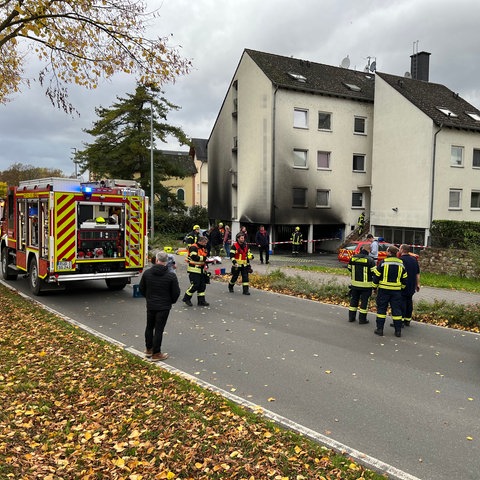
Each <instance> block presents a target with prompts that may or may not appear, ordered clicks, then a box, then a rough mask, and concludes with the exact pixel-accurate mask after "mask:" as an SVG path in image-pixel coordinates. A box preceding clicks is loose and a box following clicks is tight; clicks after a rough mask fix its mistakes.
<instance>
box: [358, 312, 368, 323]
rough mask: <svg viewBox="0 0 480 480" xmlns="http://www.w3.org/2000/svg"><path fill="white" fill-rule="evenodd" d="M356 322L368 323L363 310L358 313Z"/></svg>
mask: <svg viewBox="0 0 480 480" xmlns="http://www.w3.org/2000/svg"><path fill="white" fill-rule="evenodd" d="M358 323H359V324H360V325H365V324H366V323H368V318H367V314H366V313H365V312H359V313H358Z"/></svg>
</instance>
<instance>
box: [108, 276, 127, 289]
mask: <svg viewBox="0 0 480 480" xmlns="http://www.w3.org/2000/svg"><path fill="white" fill-rule="evenodd" d="M105 283H106V284H107V287H108V289H109V290H123V289H124V288H125V286H126V285H127V283H128V280H127V279H126V278H107V279H106V280H105Z"/></svg>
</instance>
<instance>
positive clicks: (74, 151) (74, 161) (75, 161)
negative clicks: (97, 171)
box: [70, 147, 78, 178]
mask: <svg viewBox="0 0 480 480" xmlns="http://www.w3.org/2000/svg"><path fill="white" fill-rule="evenodd" d="M70 150H71V151H72V161H73V164H74V165H75V178H78V173H77V165H78V162H77V160H75V155H76V154H77V149H76V148H75V147H72V148H70Z"/></svg>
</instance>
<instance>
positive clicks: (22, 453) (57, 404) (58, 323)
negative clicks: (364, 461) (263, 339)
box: [0, 285, 385, 480]
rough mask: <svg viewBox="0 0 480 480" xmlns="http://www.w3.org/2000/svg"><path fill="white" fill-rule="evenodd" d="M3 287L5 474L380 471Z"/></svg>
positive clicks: (316, 475)
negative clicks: (235, 403)
mask: <svg viewBox="0 0 480 480" xmlns="http://www.w3.org/2000/svg"><path fill="white" fill-rule="evenodd" d="M0 296H1V302H0V366H1V370H0V479H10V478H11V479H15V480H17V479H44V480H50V479H51V480H54V479H55V480H57V479H84V480H87V479H109V480H110V479H128V480H140V479H148V480H150V479H220V478H221V479H248V480H254V479H275V480H277V479H278V480H284V479H295V480H301V479H324V480H327V479H329V480H330V479H331V480H333V479H359V478H365V479H374V480H378V479H381V478H385V477H383V476H379V475H377V474H375V473H373V472H370V471H368V470H365V469H364V468H363V467H362V466H360V465H358V464H357V463H355V462H353V461H352V460H351V459H348V458H346V457H343V456H341V455H338V454H335V453H334V452H332V451H330V450H328V449H326V448H325V447H322V446H320V445H317V444H315V443H313V442H311V441H309V440H308V439H306V438H304V437H301V436H299V435H296V434H294V433H292V432H289V431H286V430H283V429H280V428H278V427H277V426H275V425H274V424H272V423H270V422H266V421H265V420H264V419H262V417H261V416H259V415H256V414H254V413H251V412H247V411H245V410H243V409H241V408H240V407H238V406H236V405H234V404H231V403H228V402H227V401H226V400H225V399H223V398H222V397H220V396H218V395H216V394H214V393H212V392H209V391H205V390H202V389H200V388H199V387H197V386H195V385H194V384H192V383H190V382H188V381H187V380H185V379H181V378H179V377H176V376H173V375H171V374H169V373H167V372H166V371H164V370H163V369H161V368H158V366H156V365H152V364H150V363H148V362H147V361H144V360H142V359H138V358H137V357H135V356H133V355H131V354H129V353H128V352H125V351H123V350H121V349H119V348H117V347H115V346H113V345H110V344H108V343H105V342H102V341H100V340H98V339H96V338H94V337H92V336H91V335H89V334H88V333H86V332H84V331H82V330H80V329H78V328H76V327H74V326H71V325H69V324H67V323H66V322H65V321H63V320H62V319H59V318H57V317H55V316H53V315H52V314H50V313H48V312H45V311H43V310H41V309H40V308H39V307H38V306H37V305H35V304H34V303H30V302H28V301H26V300H24V299H23V298H21V297H20V296H18V295H17V294H16V293H14V292H11V291H10V290H7V289H6V288H4V287H3V286H1V285H0Z"/></svg>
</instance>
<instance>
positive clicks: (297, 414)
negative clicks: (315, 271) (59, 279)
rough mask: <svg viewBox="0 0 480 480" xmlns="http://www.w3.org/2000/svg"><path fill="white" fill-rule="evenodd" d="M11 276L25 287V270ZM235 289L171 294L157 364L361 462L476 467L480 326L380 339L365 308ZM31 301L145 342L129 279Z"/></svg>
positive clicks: (453, 470)
mask: <svg viewBox="0 0 480 480" xmlns="http://www.w3.org/2000/svg"><path fill="white" fill-rule="evenodd" d="M183 270H184V269H183V265H180V269H179V279H180V284H181V287H182V291H184V290H185V288H186V287H187V277H186V275H185V273H184V271H183ZM8 283H9V284H10V285H14V286H15V287H17V288H19V290H22V291H24V292H26V291H27V284H26V281H25V280H23V279H20V278H19V279H18V280H17V281H16V282H8ZM240 291H241V289H240V287H236V291H235V293H234V294H229V293H228V291H227V287H226V284H225V283H222V282H218V281H213V282H212V284H211V285H209V287H208V290H207V297H206V298H207V300H208V301H209V302H210V307H208V308H201V307H197V306H194V307H193V308H188V307H185V306H184V305H183V303H181V302H180V303H179V304H177V305H175V307H174V309H173V310H172V312H171V315H170V318H169V322H168V324H167V329H166V333H165V337H164V348H163V350H164V351H167V352H168V353H169V354H170V358H169V359H168V360H167V362H166V364H168V365H170V366H173V367H175V368H176V369H179V370H181V371H183V372H186V373H187V374H190V375H191V376H193V377H195V378H198V379H199V380H201V381H204V382H208V383H209V384H212V385H214V386H216V387H217V388H219V389H222V390H224V391H226V392H229V393H231V394H232V395H236V396H238V397H240V398H242V399H245V400H246V401H248V402H251V403H252V404H255V405H259V406H262V407H264V408H265V409H268V410H270V411H272V412H274V414H277V415H280V416H282V417H284V418H286V419H289V420H290V421H292V422H296V424H299V425H302V426H304V427H307V428H308V429H311V431H313V432H317V433H318V434H319V436H320V437H322V436H324V437H326V438H327V439H331V440H332V442H340V443H341V444H343V445H346V446H348V447H350V448H352V449H355V450H356V451H357V453H358V452H360V455H359V456H360V457H361V456H362V453H363V454H365V455H368V456H369V457H365V458H366V459H367V463H368V462H369V461H370V462H371V460H372V459H373V460H375V459H379V460H380V461H382V462H385V463H386V464H388V465H391V466H392V467H393V468H396V469H399V472H397V473H398V475H397V477H398V478H412V477H411V476H415V477H418V478H421V479H425V480H430V479H432V480H433V479H435V480H439V479H461V480H478V479H479V478H480V422H479V418H480V388H479V382H478V378H479V376H478V372H479V371H480V337H479V336H478V335H475V334H471V333H465V332H459V331H455V330H449V329H443V328H438V327H433V326H428V325H422V324H417V323H415V322H412V326H411V327H410V328H408V329H404V330H405V332H404V335H403V336H402V338H400V339H398V338H396V337H394V335H393V329H389V328H386V335H385V337H382V338H381V337H377V336H375V335H374V334H373V328H374V327H373V323H374V322H373V320H374V317H373V316H370V320H371V324H370V325H362V326H360V325H358V323H355V324H350V323H348V322H347V320H346V319H347V310H346V309H345V308H344V307H337V306H332V305H323V304H319V303H317V302H312V301H309V300H302V299H297V298H292V297H287V296H283V295H278V294H274V293H269V292H264V291H258V290H254V289H251V291H252V295H251V296H249V297H247V296H244V295H241V293H240ZM37 300H40V301H42V302H43V303H44V304H45V305H47V306H49V307H50V308H52V309H54V310H56V311H58V312H61V313H62V314H64V315H66V316H68V317H70V318H72V319H74V320H75V321H78V322H80V323H81V324H83V325H86V326H88V327H89V328H91V329H93V330H95V331H98V332H100V333H102V334H103V335H106V336H108V337H110V338H113V339H116V340H117V341H118V342H121V343H122V344H124V345H125V347H126V348H129V349H133V350H134V351H143V349H144V342H143V331H144V326H145V301H144V299H143V298H134V297H133V295H132V287H130V286H129V287H127V288H126V289H125V290H124V291H121V292H110V291H108V290H107V289H106V287H105V285H104V282H101V281H99V282H88V283H86V282H82V283H78V284H76V285H71V288H69V289H68V291H67V292H63V293H62V292H55V293H48V294H46V295H44V296H42V297H37ZM387 321H388V320H387ZM357 456H358V455H357ZM402 472H405V473H404V474H403V473H402Z"/></svg>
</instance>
